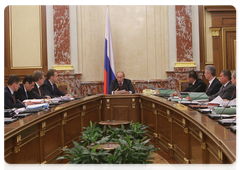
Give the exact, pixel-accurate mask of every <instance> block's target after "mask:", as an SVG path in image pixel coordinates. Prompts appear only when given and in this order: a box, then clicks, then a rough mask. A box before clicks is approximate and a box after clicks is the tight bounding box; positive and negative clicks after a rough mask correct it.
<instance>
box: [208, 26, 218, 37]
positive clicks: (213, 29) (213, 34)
mask: <svg viewBox="0 0 240 170" xmlns="http://www.w3.org/2000/svg"><path fill="white" fill-rule="evenodd" d="M210 29H211V31H212V36H213V37H218V36H219V31H220V30H221V28H216V27H210Z"/></svg>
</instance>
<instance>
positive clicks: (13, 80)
mask: <svg viewBox="0 0 240 170" xmlns="http://www.w3.org/2000/svg"><path fill="white" fill-rule="evenodd" d="M20 81H21V79H20V77H19V76H17V75H14V74H12V75H10V76H9V78H8V85H7V86H6V87H5V88H4V108H5V109H12V108H20V107H24V106H23V104H22V103H21V102H20V101H18V100H17V99H16V96H15V93H14V92H16V91H18V89H19V86H20ZM28 104H30V103H26V105H28Z"/></svg>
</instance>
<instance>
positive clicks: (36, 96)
mask: <svg viewBox="0 0 240 170" xmlns="http://www.w3.org/2000/svg"><path fill="white" fill-rule="evenodd" d="M40 90H41V95H40V93H39V90H38V87H37V85H36V83H35V85H34V88H33V89H32V95H33V98H36V99H45V97H46V93H45V92H44V90H43V87H42V86H40Z"/></svg>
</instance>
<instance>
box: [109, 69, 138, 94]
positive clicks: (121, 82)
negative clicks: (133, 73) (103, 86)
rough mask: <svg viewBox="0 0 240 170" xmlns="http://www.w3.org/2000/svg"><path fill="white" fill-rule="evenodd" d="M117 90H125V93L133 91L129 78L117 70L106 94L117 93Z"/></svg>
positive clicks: (132, 92)
mask: <svg viewBox="0 0 240 170" xmlns="http://www.w3.org/2000/svg"><path fill="white" fill-rule="evenodd" d="M119 90H125V94H134V93H135V90H134V87H133V85H132V82H131V80H129V79H126V78H125V74H124V72H123V71H119V72H117V74H116V79H115V80H112V81H111V83H110V86H109V90H108V94H119Z"/></svg>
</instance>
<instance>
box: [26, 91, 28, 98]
mask: <svg viewBox="0 0 240 170" xmlns="http://www.w3.org/2000/svg"><path fill="white" fill-rule="evenodd" d="M25 95H26V98H27V99H28V95H27V91H26V92H25Z"/></svg>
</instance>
